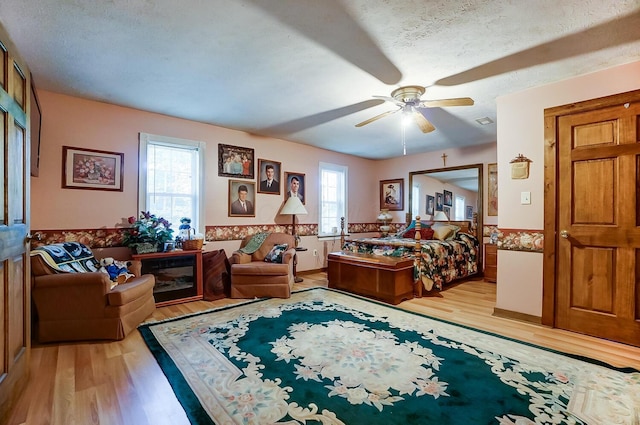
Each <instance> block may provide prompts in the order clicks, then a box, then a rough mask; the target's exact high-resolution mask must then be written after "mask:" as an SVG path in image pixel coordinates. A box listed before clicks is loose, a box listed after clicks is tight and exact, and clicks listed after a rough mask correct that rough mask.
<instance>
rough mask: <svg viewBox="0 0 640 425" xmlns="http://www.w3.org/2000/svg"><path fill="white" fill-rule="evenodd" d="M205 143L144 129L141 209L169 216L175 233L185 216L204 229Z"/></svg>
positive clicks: (192, 223)
mask: <svg viewBox="0 0 640 425" xmlns="http://www.w3.org/2000/svg"><path fill="white" fill-rule="evenodd" d="M204 145H205V144H204V143H203V142H196V141H192V140H185V139H177V138H173V137H166V136H158V135H153V134H147V133H140V156H139V158H140V179H139V188H138V191H139V199H138V201H139V204H140V210H141V211H149V212H151V213H152V214H155V215H156V216H158V217H164V218H165V219H167V220H168V221H169V222H170V223H171V224H172V228H173V229H174V231H175V233H174V234H177V230H178V226H179V225H180V219H181V218H182V217H189V218H190V219H191V227H192V228H194V229H196V231H198V232H199V233H204V222H203V220H204V218H203V217H204V214H203V206H204V198H203V193H204V191H203V182H204Z"/></svg>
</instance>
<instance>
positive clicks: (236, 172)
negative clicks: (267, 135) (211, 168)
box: [218, 144, 255, 179]
mask: <svg viewBox="0 0 640 425" xmlns="http://www.w3.org/2000/svg"><path fill="white" fill-rule="evenodd" d="M254 168H255V167H254V150H253V149H251V148H243V147H240V146H230V145H223V144H218V175H219V176H223V177H239V178H244V179H252V178H253V176H254V174H253V169H254Z"/></svg>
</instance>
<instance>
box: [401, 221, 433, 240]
mask: <svg viewBox="0 0 640 425" xmlns="http://www.w3.org/2000/svg"><path fill="white" fill-rule="evenodd" d="M430 227H431V224H430V223H425V222H424V221H421V222H420V228H421V229H428V228H430ZM415 228H416V221H415V220H411V223H409V225H408V226H407V228H406V229H402V230H400V231H399V232H398V233H396V237H398V238H406V237H408V236H404V234H405V233H406V232H408V231H409V230H411V229H415Z"/></svg>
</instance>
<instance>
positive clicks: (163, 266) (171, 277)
mask: <svg viewBox="0 0 640 425" xmlns="http://www.w3.org/2000/svg"><path fill="white" fill-rule="evenodd" d="M132 258H133V259H134V260H139V261H141V262H142V273H150V274H152V275H154V276H155V277H156V286H155V287H154V288H153V297H154V298H155V300H156V307H162V306H165V305H172V304H178V303H184V302H187V301H196V300H201V299H202V250H199V249H198V250H188V251H183V250H179V249H178V250H175V251H169V252H152V253H149V254H135V255H133V256H132Z"/></svg>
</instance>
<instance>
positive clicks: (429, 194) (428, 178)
mask: <svg viewBox="0 0 640 425" xmlns="http://www.w3.org/2000/svg"><path fill="white" fill-rule="evenodd" d="M483 168H484V167H483V164H472V165H462V166H458V167H445V168H436V169H432V170H422V171H410V172H409V187H408V189H409V207H408V209H407V211H409V213H410V214H411V216H412V218H415V216H416V215H419V216H420V217H421V219H423V220H432V219H433V218H434V216H435V214H436V213H437V212H438V211H443V212H444V213H445V214H446V215H447V217H448V218H449V220H451V221H459V220H469V221H471V217H472V214H473V213H477V217H478V224H477V225H478V227H477V230H476V236H477V238H478V240H479V242H480V247H479V252H478V264H479V265H480V268H479V270H482V268H481V266H482V248H483V246H482V229H483V216H484V213H483V211H482V205H483V201H482V188H483V187H484V183H483V179H482V170H483Z"/></svg>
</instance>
